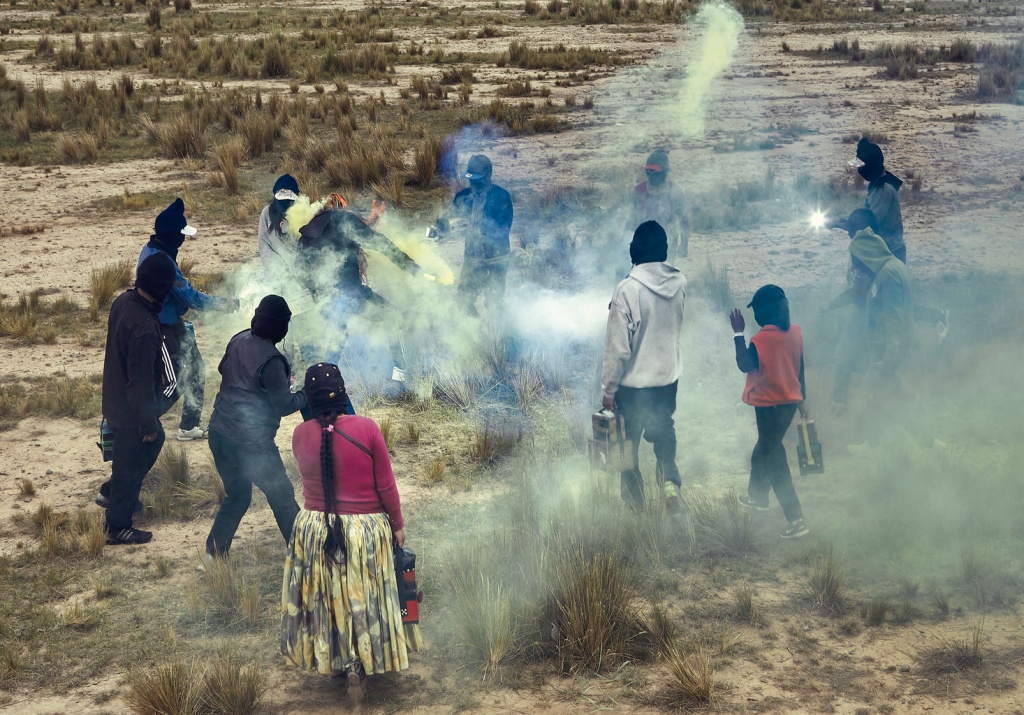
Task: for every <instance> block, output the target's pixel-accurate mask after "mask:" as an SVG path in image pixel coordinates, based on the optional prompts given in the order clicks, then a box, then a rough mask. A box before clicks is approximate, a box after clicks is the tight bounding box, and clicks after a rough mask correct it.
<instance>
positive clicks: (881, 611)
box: [860, 599, 889, 626]
mask: <svg viewBox="0 0 1024 715" xmlns="http://www.w3.org/2000/svg"><path fill="white" fill-rule="evenodd" d="M860 614H861V617H862V618H863V619H864V622H865V623H867V624H868V625H869V626H880V625H882V624H883V623H885V619H886V617H887V616H888V615H889V602H888V601H886V600H884V599H873V600H871V601H868V602H867V603H865V604H864V605H863V606H861V611H860Z"/></svg>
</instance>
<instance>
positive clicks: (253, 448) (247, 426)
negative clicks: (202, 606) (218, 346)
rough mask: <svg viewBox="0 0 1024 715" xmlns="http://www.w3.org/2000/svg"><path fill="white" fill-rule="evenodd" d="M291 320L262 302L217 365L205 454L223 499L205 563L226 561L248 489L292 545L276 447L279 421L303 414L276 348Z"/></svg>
mask: <svg viewBox="0 0 1024 715" xmlns="http://www.w3.org/2000/svg"><path fill="white" fill-rule="evenodd" d="M291 315H292V313H291V310H289V308H288V303H287V302H286V301H285V299H284V298H282V297H280V296H277V295H268V296H266V297H264V298H263V300H261V301H260V304H259V306H258V307H257V308H256V313H255V315H253V318H252V327H251V328H250V329H249V330H243V331H242V332H240V333H238V334H237V335H235V336H234V337H233V338H231V340H230V341H229V342H228V347H227V350H225V351H224V357H223V358H222V359H221V361H220V366H219V367H218V370H219V371H220V374H221V383H220V391H219V392H218V393H217V399H216V400H215V401H214V403H213V415H212V416H211V417H210V451H211V452H212V453H213V461H214V464H215V465H216V466H217V473H218V474H220V478H221V481H222V482H224V491H225V493H226V497H225V498H224V501H223V503H221V505H220V509H218V511H217V516H216V517H214V520H213V526H212V527H211V528H210V535H209V536H208V537H207V539H206V553H207V554H209V555H210V556H222V555H226V554H227V553H228V550H229V549H230V548H231V540H232V538H234V535H235V531H236V530H237V529H238V524H239V523H240V522H241V521H242V517H243V516H245V512H246V511H247V510H248V509H249V502H250V501H251V499H252V486H253V484H255V485H256V486H257V487H259V488H260V491H262V492H263V494H264V495H265V496H266V497H267V502H269V504H270V508H271V510H272V511H273V512H274V519H276V520H277V526H278V528H279V529H280V530H281V536H283V537H284V540H285V541H288V539H289V538H290V537H291V534H292V523H293V522H294V521H295V515H296V514H298V512H299V505H298V504H297V503H296V501H295V490H294V489H293V488H292V483H291V482H290V481H288V474H287V473H286V472H285V468H284V463H283V462H282V461H281V454H280V452H278V450H277V445H276V444H274V437H275V436H276V435H277V429H278V427H280V425H281V418H282V417H284V416H286V415H290V414H292V413H294V412H298V411H299V410H301V409H302V408H303V407H305V406H306V395H305V393H303V392H302V391H299V392H296V393H293V392H292V391H291V389H290V387H289V385H290V383H291V366H290V365H289V364H288V360H287V358H285V356H284V355H283V354H282V353H281V352H280V351H279V350H278V349H277V347H276V346H277V343H279V342H281V341H282V340H284V337H285V335H287V334H288V322H289V320H290V319H291Z"/></svg>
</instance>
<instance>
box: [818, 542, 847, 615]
mask: <svg viewBox="0 0 1024 715" xmlns="http://www.w3.org/2000/svg"><path fill="white" fill-rule="evenodd" d="M844 582H845V577H844V574H843V558H842V556H840V555H839V554H838V553H837V552H836V550H835V547H834V546H832V545H831V544H830V545H829V546H828V547H826V548H825V550H824V551H823V552H822V553H820V554H818V555H817V556H815V557H814V558H813V559H812V561H811V575H810V580H809V584H808V585H809V594H810V597H811V600H812V602H813V603H814V605H815V606H817V607H818V608H820V609H822V610H823V611H825V612H827V613H829V614H831V615H834V616H837V615H841V614H842V613H843V612H845V611H846V605H847V604H846V589H845V583H844Z"/></svg>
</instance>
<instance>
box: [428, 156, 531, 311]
mask: <svg viewBox="0 0 1024 715" xmlns="http://www.w3.org/2000/svg"><path fill="white" fill-rule="evenodd" d="M492 172H493V167H492V166H491V160H490V159H488V158H487V157H486V156H484V155H483V154H477V155H475V156H473V157H471V158H470V160H469V163H468V164H467V165H466V173H465V178H466V179H467V180H468V181H469V187H468V188H465V189H463V190H462V191H460V192H459V193H457V194H455V198H453V199H452V205H451V207H450V208H449V209H448V211H447V213H445V215H444V216H442V217H441V218H439V219H438V220H437V224H436V227H437V230H438V231H439V233H440V234H441V235H442V236H444V235H446V234H448V232H449V231H450V230H451V220H452V219H458V220H460V222H461V224H462V227H463V237H464V239H465V248H464V259H463V262H462V273H461V274H460V276H459V299H460V301H461V302H462V304H463V305H464V306H465V309H466V311H467V312H468V313H469V314H470V315H476V314H477V310H476V302H477V299H478V298H480V297H483V301H484V309H485V310H486V311H487V312H488V313H489V314H492V315H493V314H494V313H495V311H496V310H497V309H498V308H499V307H500V304H501V301H502V299H503V297H504V295H505V278H506V276H507V275H508V266H509V254H510V252H511V246H510V243H509V234H510V233H511V231H512V213H513V212H512V197H511V195H510V194H509V193H508V192H507V191H506V190H505V189H503V188H501V187H500V186H498V185H497V184H495V183H493V182H492V181H491V174H492Z"/></svg>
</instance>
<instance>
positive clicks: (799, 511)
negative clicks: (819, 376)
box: [729, 284, 810, 539]
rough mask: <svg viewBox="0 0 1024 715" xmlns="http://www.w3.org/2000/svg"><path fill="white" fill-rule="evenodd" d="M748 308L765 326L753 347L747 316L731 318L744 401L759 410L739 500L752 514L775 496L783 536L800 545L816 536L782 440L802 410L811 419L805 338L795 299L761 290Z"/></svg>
mask: <svg viewBox="0 0 1024 715" xmlns="http://www.w3.org/2000/svg"><path fill="white" fill-rule="evenodd" d="M747 307H748V308H753V309H754V320H755V321H757V324H758V325H760V326H761V330H759V331H758V332H757V334H756V335H754V337H753V338H751V339H750V345H749V347H748V346H747V344H746V340H745V337H744V332H743V331H744V330H745V328H746V325H745V322H744V320H743V313H742V312H740V310H739V308H736V309H735V310H733V311H732V313H730V315H729V322H730V323H731V325H732V329H733V335H734V338H733V342H734V343H735V348H736V367H738V368H739V370H740V372H742V373H745V374H746V376H747V383H746V387H745V388H744V390H743V401H744V402H745V403H747V404H748V405H751V406H752V407H753V408H754V418H755V420H756V421H757V444H755V445H754V451H753V452H752V454H751V455H750V480H749V481H748V483H747V493H746V494H743V495H740V496H739V497H738V499H739V503H740V505H741V506H744V507H746V508H748V509H753V510H755V511H768V509H769V506H768V494H769V492H770V491H774V492H775V498H776V499H778V500H779V505H780V506H781V507H782V511H783V514H785V516H786V521H787V522H788V523H787V525H786V528H785V529H783V530H782V532H781V533H780V534H779V536H781V537H782V538H783V539H797V538H800V537H803V536H807V534H809V533H810V530H809V529H808V528H807V524H806V523H805V522H804V513H803V508H802V507H801V506H800V499H799V498H798V497H797V495H796V489H794V487H793V475H792V474H791V473H790V471H789V462H788V460H787V459H786V448H785V447H784V446H783V444H782V439H783V438H784V437H785V436H786V431H787V430H788V429H789V425H790V424H792V422H793V417H794V415H795V414H796V412H797V410H798V409H799V410H800V414H802V415H803V416H804V417H807V406H806V403H805V402H804V400H805V397H806V394H807V390H806V387H805V382H804V339H803V333H802V332H801V331H800V326H799V325H791V324H790V322H789V299H788V298H786V294H785V292H783V290H782V288H780V287H778V286H777V285H772V284H768V285H765V286H762V287H761V288H758V289H757V292H756V293H754V297H753V299H752V300H751V301H750V303H749V304H748V305H747Z"/></svg>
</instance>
